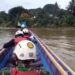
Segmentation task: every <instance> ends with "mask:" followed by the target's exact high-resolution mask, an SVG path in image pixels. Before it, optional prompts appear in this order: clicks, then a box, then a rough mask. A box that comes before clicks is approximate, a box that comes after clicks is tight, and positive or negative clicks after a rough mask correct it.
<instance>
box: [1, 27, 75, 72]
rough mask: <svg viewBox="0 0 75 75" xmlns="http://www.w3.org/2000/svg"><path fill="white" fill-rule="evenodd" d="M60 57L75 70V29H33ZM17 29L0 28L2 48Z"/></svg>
mask: <svg viewBox="0 0 75 75" xmlns="http://www.w3.org/2000/svg"><path fill="white" fill-rule="evenodd" d="M31 30H32V31H33V32H34V33H36V34H37V35H38V36H39V37H40V38H41V39H42V40H43V41H44V42H45V43H46V45H48V47H50V48H51V49H52V50H53V51H54V53H55V54H56V55H57V56H59V57H60V59H62V60H63V61H64V62H65V63H66V64H67V65H68V66H70V68H71V69H73V70H74V71H75V29H74V28H69V29H66V28H65V29H64V28H62V29H60V28H59V29H49V28H48V29H43V28H42V29H31ZM15 31H16V30H15V29H13V30H12V29H11V30H1V29H0V48H1V47H2V46H3V44H4V43H5V42H7V41H9V40H10V39H12V38H13V37H14V36H13V35H14V33H15Z"/></svg>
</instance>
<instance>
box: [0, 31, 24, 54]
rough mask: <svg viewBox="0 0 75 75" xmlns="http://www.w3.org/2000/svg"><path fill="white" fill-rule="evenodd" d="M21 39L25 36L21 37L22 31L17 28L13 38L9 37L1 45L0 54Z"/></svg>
mask: <svg viewBox="0 0 75 75" xmlns="http://www.w3.org/2000/svg"><path fill="white" fill-rule="evenodd" d="M21 40H25V38H24V37H23V32H22V31H21V30H18V31H17V32H16V33H15V37H14V38H13V39H11V40H10V41H9V42H7V43H5V44H4V45H3V47H2V48H1V49H0V55H1V54H2V53H3V52H4V51H5V50H6V49H8V48H11V47H15V45H16V44H17V43H18V42H19V41H21Z"/></svg>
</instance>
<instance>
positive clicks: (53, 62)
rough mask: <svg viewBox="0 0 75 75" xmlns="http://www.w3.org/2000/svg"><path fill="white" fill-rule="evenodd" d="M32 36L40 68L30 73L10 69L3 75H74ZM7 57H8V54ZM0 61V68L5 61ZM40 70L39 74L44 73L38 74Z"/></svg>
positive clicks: (42, 43) (44, 45)
mask: <svg viewBox="0 0 75 75" xmlns="http://www.w3.org/2000/svg"><path fill="white" fill-rule="evenodd" d="M31 33H32V32H31ZM32 35H34V37H35V41H34V43H35V46H36V51H37V58H38V59H39V61H40V63H41V64H42V66H41V67H40V68H39V70H38V71H37V70H36V68H35V70H32V71H27V70H26V71H23V72H22V71H20V70H17V69H16V68H13V67H10V68H9V69H10V71H9V74H8V73H7V74H5V75H75V72H74V71H73V70H72V69H71V68H70V67H69V66H67V65H66V64H65V63H64V62H63V61H62V60H61V59H60V58H59V57H58V56H57V55H56V54H55V53H54V52H53V51H52V50H51V49H50V48H48V47H47V45H46V44H45V43H44V42H43V41H42V40H41V39H40V38H39V37H38V36H36V35H35V34H33V33H32ZM12 51H13V50H12ZM10 54H11V52H10ZM7 55H8V56H10V55H9V53H8V52H7ZM1 60H2V59H1ZM1 60H0V66H1V64H2V63H3V60H5V59H3V60H2V61H1ZM34 64H35V63H34ZM2 65H3V64H2ZM35 66H38V65H35ZM35 66H34V67H35ZM3 70H4V69H3ZM5 70H6V69H5ZM40 70H43V71H41V72H45V73H43V74H41V73H39V72H40ZM1 71H2V69H1Z"/></svg>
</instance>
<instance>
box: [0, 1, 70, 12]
mask: <svg viewBox="0 0 75 75" xmlns="http://www.w3.org/2000/svg"><path fill="white" fill-rule="evenodd" d="M70 1H71V0H0V11H6V12H7V11H8V10H9V9H11V8H13V7H16V6H23V7H24V8H27V9H30V8H38V7H43V6H44V5H46V4H54V3H55V2H57V3H58V5H59V7H60V8H64V9H65V8H66V7H67V6H68V5H69V2H70Z"/></svg>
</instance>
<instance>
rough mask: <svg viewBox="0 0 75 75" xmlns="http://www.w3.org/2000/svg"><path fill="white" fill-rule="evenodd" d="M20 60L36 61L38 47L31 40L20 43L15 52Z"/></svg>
mask: <svg viewBox="0 0 75 75" xmlns="http://www.w3.org/2000/svg"><path fill="white" fill-rule="evenodd" d="M13 53H15V54H16V56H17V58H18V59H19V60H30V59H34V60H36V58H37V56H36V46H35V44H34V43H33V42H31V41H29V40H23V41H20V42H19V43H18V44H17V45H16V47H15V49H14V52H13Z"/></svg>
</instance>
